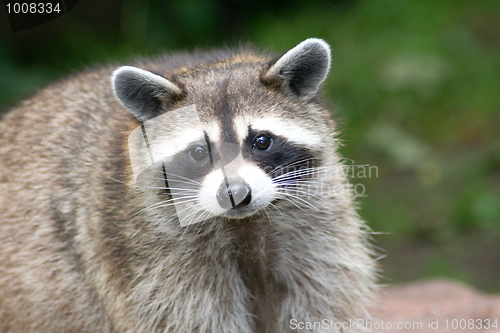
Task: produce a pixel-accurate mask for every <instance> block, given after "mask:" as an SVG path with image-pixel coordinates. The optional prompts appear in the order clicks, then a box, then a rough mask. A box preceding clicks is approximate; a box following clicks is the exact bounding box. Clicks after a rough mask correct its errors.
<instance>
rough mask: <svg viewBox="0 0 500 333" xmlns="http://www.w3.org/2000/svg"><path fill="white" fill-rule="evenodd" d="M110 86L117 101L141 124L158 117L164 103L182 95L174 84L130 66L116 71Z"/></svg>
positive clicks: (180, 90)
mask: <svg viewBox="0 0 500 333" xmlns="http://www.w3.org/2000/svg"><path fill="white" fill-rule="evenodd" d="M111 85H112V87H113V91H114V93H115V95H116V97H117V98H118V100H119V101H120V102H121V103H122V104H123V105H124V106H125V107H126V108H127V109H129V110H130V111H131V112H132V114H133V115H134V116H135V117H136V118H137V120H139V121H141V122H144V121H146V120H149V119H151V118H154V117H156V116H157V115H159V114H160V111H161V109H162V107H163V105H164V103H165V102H169V101H171V100H172V99H174V98H175V97H178V96H180V95H181V94H182V89H181V88H180V87H179V86H177V85H176V84H175V83H172V82H170V81H169V80H167V79H165V78H163V77H161V76H159V75H156V74H153V73H151V72H148V71H145V70H143V69H139V68H136V67H131V66H122V67H120V68H118V69H116V70H115V71H114V72H113V75H112V76H111Z"/></svg>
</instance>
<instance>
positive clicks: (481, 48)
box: [0, 0, 500, 292]
mask: <svg viewBox="0 0 500 333" xmlns="http://www.w3.org/2000/svg"><path fill="white" fill-rule="evenodd" d="M0 15H1V17H0V18H1V21H0V28H1V31H2V34H1V39H0V109H2V110H5V109H7V108H8V107H9V105H11V104H12V103H14V102H16V101H18V100H19V99H21V98H23V97H25V96H27V95H28V94H30V93H31V92H33V91H34V90H35V89H36V88H39V87H41V86H43V85H44V84H45V83H47V82H50V81H52V80H54V79H57V78H60V77H63V76H65V75H67V74H69V73H73V72H75V71H78V70H81V69H84V68H87V67H90V66H93V65H96V64H101V63H105V62H108V61H125V60H126V59H129V58H131V57H132V56H137V55H155V54H158V53H160V52H162V51H172V50H178V49H193V48H194V47H198V48H209V47H217V46H222V45H238V44H239V43H242V42H243V43H244V42H251V43H253V44H255V45H256V46H259V47H263V48H270V49H273V50H275V51H277V52H281V51H284V50H286V49H287V48H290V47H293V46H295V45H296V44H297V43H298V42H300V41H302V40H303V39H305V38H307V37H320V38H323V39H325V40H326V41H328V42H329V43H330V45H331V46H332V52H333V59H334V61H333V69H332V71H331V74H330V77H329V79H328V80H327V82H326V97H327V99H328V100H329V101H330V102H331V104H332V105H333V106H334V107H335V118H336V119H337V120H338V122H339V125H340V128H341V130H342V133H343V134H342V135H341V139H342V140H343V142H344V144H345V146H344V147H343V148H342V149H341V153H342V154H343V156H344V157H345V158H346V159H348V160H349V161H350V162H349V163H352V164H369V165H372V166H376V167H377V169H378V175H377V177H375V176H374V175H372V177H371V178H363V177H361V178H359V177H358V178H354V179H352V181H353V182H354V183H355V184H361V185H360V186H363V187H364V189H365V191H364V194H365V196H363V197H361V198H360V199H359V201H360V206H361V215H362V216H363V217H364V218H365V219H366V220H368V221H369V224H370V226H371V228H372V229H373V230H374V231H376V232H380V234H379V235H375V236H374V238H375V240H376V242H377V244H378V246H379V247H380V248H381V250H380V251H379V252H380V254H381V255H385V257H384V258H383V259H381V260H380V265H381V266H382V269H383V270H384V273H383V275H384V276H385V278H384V279H383V281H382V282H384V283H396V282H403V281H409V280H414V279H418V278H423V277H438V276H447V277H452V278H455V279H459V280H462V281H465V282H467V283H470V284H473V285H474V286H476V287H478V288H480V289H482V290H485V291H489V292H499V291H500V278H499V277H500V135H498V132H499V131H500V1H498V0H494V1H493V0H491V1H488V0H482V1H472V0H470V1H466V0H463V1H456V0H440V1H435V0H421V1H411V0H393V1H389V0H370V1H369V0H357V1H324V0H309V1H298V0H294V1H282V0H280V1H274V2H271V1H262V0H259V1H252V2H249V1H245V0H183V1H181V0H175V1H161V0H149V1H130V0H129V1H118V0H110V1H98V0H81V1H80V3H79V4H78V5H77V6H76V7H75V8H74V9H73V10H72V11H70V12H69V13H67V14H66V15H64V16H62V17H60V18H58V19H56V20H54V21H52V22H49V23H46V24H44V25H42V26H39V27H36V28H33V29H30V30H26V31H22V32H19V33H16V34H13V33H12V32H11V30H10V27H9V25H8V21H7V19H6V16H5V8H2V9H1V12H0Z"/></svg>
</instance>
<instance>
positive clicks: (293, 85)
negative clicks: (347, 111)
mask: <svg viewBox="0 0 500 333" xmlns="http://www.w3.org/2000/svg"><path fill="white" fill-rule="evenodd" d="M330 63H331V55H330V46H329V45H328V44H327V43H326V42H325V41H323V40H321V39H318V38H309V39H306V40H305V41H303V42H302V43H300V44H299V45H297V46H295V47H294V48H293V49H291V50H290V51H288V52H286V53H285V54H284V55H283V56H281V58H279V59H278V60H277V61H276V62H275V63H274V64H272V65H271V67H270V68H269V69H267V70H266V71H265V72H264V73H263V76H262V77H263V79H264V82H266V83H268V84H271V85H279V86H280V87H281V88H282V89H284V90H285V91H286V92H291V93H293V94H295V95H297V96H299V97H301V98H306V99H310V98H313V97H314V96H315V95H316V93H317V92H318V88H319V85H320V84H321V83H322V82H323V81H324V80H325V78H326V75H327V74H328V70H329V69H330Z"/></svg>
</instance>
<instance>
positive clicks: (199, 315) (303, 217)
mask: <svg viewBox="0 0 500 333" xmlns="http://www.w3.org/2000/svg"><path fill="white" fill-rule="evenodd" d="M330 62H331V55H330V47H329V46H328V44H327V43H326V42H324V41H323V40H321V39H316V38H311V39H307V40H305V41H303V42H302V43H300V44H298V45H297V46H295V47H294V48H292V49H291V50H289V51H288V52H285V53H284V54H282V55H281V56H277V57H274V56H270V55H269V54H268V53H265V52H257V51H254V50H253V49H251V48H248V47H243V48H238V49H226V50H215V51H209V52H202V51H196V52H193V53H178V54H173V55H169V56H162V57H157V58H154V59H139V60H136V61H135V62H131V63H129V64H127V66H122V67H119V68H117V67H118V65H116V66H103V67H101V68H97V69H93V70H87V71H85V72H82V73H79V74H76V75H75V76H73V77H70V78H68V79H66V80H62V81H60V82H57V83H55V84H52V85H50V86H49V87H47V88H45V89H42V90H40V91H39V92H37V93H36V94H35V95H34V96H32V97H31V98H29V99H27V100H25V101H23V102H21V103H19V104H18V105H17V106H16V107H15V108H14V109H13V110H11V111H10V112H9V113H7V114H6V115H5V116H4V117H3V119H2V121H1V123H0V219H1V221H0V331H1V332H16V333H22V332H37V333H43V332H51V333H53V332H105V333H112V332H116V333H118V332H242V333H250V332H258V333H280V332H298V331H300V332H348V331H351V328H352V326H348V325H346V324H347V323H348V322H349V321H355V320H357V319H361V318H367V316H368V314H367V313H366V306H367V304H368V302H369V301H370V300H371V299H373V296H374V294H375V292H376V289H377V288H376V279H375V276H376V269H375V264H374V259H373V254H372V252H371V247H370V245H369V242H368V241H367V240H368V235H369V232H368V231H367V227H366V226H365V224H364V223H363V221H362V220H361V219H360V218H359V217H358V215H357V213H356V207H355V204H354V200H353V196H352V195H351V193H350V191H349V190H348V189H349V183H348V180H347V178H346V176H345V174H344V172H342V168H343V164H342V159H341V157H340V155H339V154H338V153H337V148H338V146H339V142H338V139H336V134H337V133H336V126H335V123H334V122H333V121H332V119H331V116H330V113H329V112H328V110H327V109H328V108H327V107H326V106H325V104H324V102H322V101H321V98H320V96H319V92H318V90H319V88H320V87H321V84H322V83H323V81H324V80H325V78H326V76H327V73H328V71H329V68H330ZM333 323H337V324H335V325H334V324H333Z"/></svg>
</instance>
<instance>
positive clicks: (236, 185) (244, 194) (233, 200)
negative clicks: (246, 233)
mask: <svg viewBox="0 0 500 333" xmlns="http://www.w3.org/2000/svg"><path fill="white" fill-rule="evenodd" d="M217 201H218V202H219V205H220V206H221V207H222V208H224V209H231V208H241V207H245V206H246V205H248V204H249V203H250V201H252V191H251V190H250V186H248V184H247V183H245V182H244V181H243V180H241V179H235V180H229V181H228V182H223V183H222V184H221V185H220V186H219V189H218V190H217Z"/></svg>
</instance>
